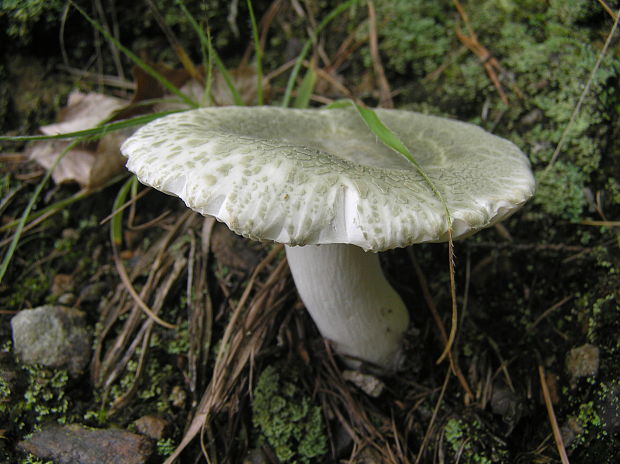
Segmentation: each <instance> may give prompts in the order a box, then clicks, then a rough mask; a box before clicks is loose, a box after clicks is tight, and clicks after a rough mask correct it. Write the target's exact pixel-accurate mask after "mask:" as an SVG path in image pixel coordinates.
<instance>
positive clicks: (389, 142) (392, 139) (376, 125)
mask: <svg viewBox="0 0 620 464" xmlns="http://www.w3.org/2000/svg"><path fill="white" fill-rule="evenodd" d="M351 104H352V105H353V106H355V109H357V112H358V113H359V115H360V116H361V117H362V119H363V120H364V122H365V123H366V125H367V126H368V128H369V129H370V130H371V131H372V133H373V134H375V135H376V136H377V138H378V139H379V140H381V142H382V143H383V144H384V145H386V146H388V147H390V148H391V149H392V150H394V151H395V152H396V153H399V154H400V155H402V156H404V157H405V158H406V159H407V160H408V161H409V162H410V163H411V164H413V165H414V166H415V168H416V170H417V171H418V173H419V174H420V175H421V176H422V178H423V179H424V181H425V182H426V183H427V184H428V186H429V188H430V189H431V190H432V192H433V194H434V195H435V196H436V197H437V198H438V199H439V201H441V204H442V205H443V207H444V210H445V212H446V220H447V222H448V231H451V230H452V219H451V216H450V211H449V210H448V204H447V203H446V200H445V199H444V197H443V195H442V194H441V192H440V191H439V190H438V189H437V187H436V186H435V184H434V183H433V181H432V180H431V178H430V177H428V174H426V172H425V171H424V169H423V168H422V166H421V165H420V163H418V162H417V161H416V159H415V158H414V157H413V155H412V154H411V152H410V151H409V149H408V148H407V147H406V146H405V144H404V143H403V142H402V141H401V140H400V139H399V138H398V136H397V135H396V134H395V133H394V132H392V131H391V130H390V128H388V127H387V126H386V125H385V124H383V122H382V121H381V119H379V117H378V116H377V113H375V112H374V111H373V110H372V109H370V108H365V107H362V106H360V105H358V104H356V103H354V102H351Z"/></svg>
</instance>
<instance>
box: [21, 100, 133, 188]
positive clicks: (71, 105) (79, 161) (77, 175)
mask: <svg viewBox="0 0 620 464" xmlns="http://www.w3.org/2000/svg"><path fill="white" fill-rule="evenodd" d="M125 104H126V101H124V100H121V99H119V98H115V97H110V96H107V95H102V94H98V93H93V92H91V93H87V94H84V93H81V92H77V91H75V92H72V93H71V95H70V96H69V101H68V104H67V106H66V107H65V108H64V109H63V110H62V111H61V112H60V115H59V121H58V122H56V123H54V124H49V125H47V126H42V127H41V128H40V130H41V132H42V133H43V134H45V135H56V134H66V133H69V132H76V131H80V130H85V129H90V128H93V127H95V126H97V124H99V123H101V122H103V121H105V120H107V119H108V118H109V117H110V116H111V115H112V114H113V113H114V112H115V111H116V110H118V109H120V108H122V107H123V106H125ZM126 137H127V133H126V132H115V133H110V134H107V135H105V136H104V137H102V138H101V139H100V140H99V141H98V142H93V143H85V144H80V145H79V146H78V147H76V148H74V149H73V150H71V151H70V152H69V153H67V154H66V155H65V156H64V158H63V159H62V160H61V161H60V163H59V164H58V166H56V168H55V169H54V172H53V173H52V178H53V179H54V182H56V183H57V184H60V183H64V182H77V183H78V184H80V186H81V187H83V188H93V187H96V186H99V185H102V184H104V183H105V182H106V181H108V180H109V179H110V178H112V177H114V176H115V175H116V174H118V173H119V172H121V170H122V169H123V166H124V159H123V157H122V156H121V154H120V150H119V147H120V144H121V143H122V142H123V141H124V140H125V138H126ZM69 143H70V142H68V141H64V140H49V141H43V142H38V143H36V144H34V145H32V147H31V148H30V149H29V150H28V156H29V157H30V159H32V160H34V161H36V162H37V163H39V164H40V165H41V166H43V167H44V168H46V169H49V168H51V167H52V165H53V163H54V160H55V159H56V157H57V156H58V155H59V154H60V153H61V152H62V151H63V150H65V149H66V148H67V146H68V145H69Z"/></svg>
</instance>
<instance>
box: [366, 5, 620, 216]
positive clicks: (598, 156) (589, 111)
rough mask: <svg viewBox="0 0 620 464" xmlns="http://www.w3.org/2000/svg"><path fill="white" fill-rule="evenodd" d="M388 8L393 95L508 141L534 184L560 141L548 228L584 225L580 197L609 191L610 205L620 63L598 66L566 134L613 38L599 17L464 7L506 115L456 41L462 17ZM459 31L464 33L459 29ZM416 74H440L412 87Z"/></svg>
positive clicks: (610, 59)
mask: <svg viewBox="0 0 620 464" xmlns="http://www.w3.org/2000/svg"><path fill="white" fill-rule="evenodd" d="M389 3H392V2H377V6H378V9H380V10H381V11H380V15H382V17H384V18H387V19H389V26H388V27H385V28H384V29H383V30H382V31H381V44H382V52H383V54H384V62H385V63H386V64H387V69H386V72H388V73H391V74H388V75H389V76H392V77H391V78H392V84H393V86H398V87H399V89H400V95H401V98H402V99H403V100H405V101H407V102H408V104H409V105H411V103H416V102H425V104H426V105H427V106H428V105H429V104H430V105H431V106H430V108H431V109H430V112H432V113H434V114H442V113H448V114H451V115H452V116H455V117H458V118H460V119H466V120H469V121H471V122H474V123H477V124H480V125H482V126H486V128H487V129H492V130H493V131H494V132H497V133H498V135H500V136H503V137H507V138H509V139H511V140H512V141H513V142H515V143H516V144H517V145H518V146H519V147H520V148H521V149H522V150H523V151H524V152H525V153H527V154H528V155H530V157H531V159H532V162H533V165H534V168H535V170H536V171H539V178H540V177H541V176H542V174H541V172H542V170H544V169H545V168H546V167H547V165H548V163H549V161H550V160H551V157H552V155H553V153H554V150H555V148H556V146H557V145H558V143H559V142H560V140H561V139H563V144H562V149H561V151H560V152H559V158H558V159H559V160H560V161H561V162H562V163H564V164H561V165H557V166H555V167H554V169H552V170H551V171H549V172H548V173H547V174H546V175H545V179H544V183H543V184H542V185H541V188H540V190H539V192H538V195H539V199H538V200H537V203H536V204H537V205H538V206H539V207H540V209H541V210H542V211H543V212H545V213H546V214H551V215H552V217H554V218H561V219H568V220H570V221H576V220H578V219H581V218H582V217H583V214H584V209H583V206H584V204H585V199H584V198H583V192H582V189H583V188H587V189H589V190H590V191H592V192H596V191H598V190H602V189H604V188H608V189H611V191H610V194H611V195H613V194H614V192H615V191H617V189H614V185H615V183H617V182H618V181H616V180H615V179H613V177H614V176H619V174H618V172H617V167H615V166H614V165H613V163H614V162H613V160H612V157H611V156H610V154H611V153H614V152H615V151H617V145H616V148H615V149H614V143H617V142H614V140H615V139H617V135H618V133H617V130H618V129H617V125H616V124H614V120H615V119H616V118H617V113H618V107H619V105H620V92H618V81H619V80H620V56H619V55H618V54H614V53H613V52H612V51H611V50H610V51H609V52H608V53H607V56H606V57H605V58H604V59H603V60H602V62H601V65H600V68H599V69H598V71H597V73H596V74H595V75H594V78H593V80H592V82H591V87H590V90H589V93H588V94H587V96H586V97H585V99H584V100H583V104H582V106H581V110H580V112H579V113H578V114H577V116H576V117H575V119H574V121H573V122H572V125H571V126H570V129H569V130H568V131H567V132H566V134H565V131H566V128H567V126H568V124H569V121H570V120H571V116H572V114H573V111H574V109H575V106H576V104H577V102H578V101H579V98H580V96H581V94H582V92H583V90H584V86H585V85H586V83H587V82H588V80H589V78H590V76H591V73H592V69H593V68H594V66H595V63H596V61H597V58H598V55H599V53H600V50H601V47H602V38H604V37H606V35H607V34H608V33H609V21H608V18H606V16H605V13H604V12H603V11H602V9H600V8H593V7H592V4H591V2H587V1H586V0H576V1H571V2H565V1H561V0H553V1H551V2H548V3H549V4H547V3H543V2H535V1H532V0H502V1H496V0H486V1H483V2H478V3H476V5H474V4H473V3H472V4H465V5H464V6H465V9H466V11H467V13H468V16H469V19H470V22H471V26H472V28H473V30H474V31H475V33H476V35H477V37H478V41H479V42H480V44H481V45H482V46H484V47H485V48H486V49H487V50H488V51H489V52H490V53H491V54H492V55H493V57H494V58H496V59H497V60H498V63H500V64H501V66H502V67H503V70H504V71H502V72H500V71H499V70H498V71H497V76H498V78H499V79H500V82H501V85H502V88H503V91H504V92H505V93H506V95H507V96H508V99H509V105H508V106H506V105H505V104H504V103H503V102H502V101H501V99H500V95H499V92H498V90H497V89H496V88H495V86H494V85H493V83H492V82H491V80H490V79H489V76H488V75H487V72H486V70H485V68H484V66H483V65H482V63H481V62H480V58H479V57H478V56H476V55H475V54H473V53H472V52H470V51H469V50H466V49H465V48H464V47H463V44H462V43H461V42H460V41H459V40H458V38H457V37H456V36H455V34H454V32H453V31H454V26H455V24H454V21H455V18H456V17H458V15H456V14H455V10H454V7H453V5H452V4H451V2H447V1H442V2H432V4H431V3H430V2H418V1H415V2H404V1H403V2H393V5H388V4H389ZM398 9H402V10H403V11H404V9H408V14H400V15H397V14H395V12H396V11H400V10H398ZM458 24H459V25H460V27H461V29H462V30H463V31H465V26H464V24H463V21H459V22H458ZM584 24H588V27H583V25H584ZM464 33H466V32H464ZM438 38H440V40H438ZM427 43H436V44H437V45H436V46H428V45H426V44H427ZM420 54H421V55H420ZM414 69H415V70H419V72H420V75H422V76H423V75H425V73H429V72H431V71H433V70H437V69H441V72H439V73H438V74H437V76H435V77H433V78H427V79H423V80H420V79H417V80H416V79H411V74H412V72H411V71H412V70H414ZM405 70H408V74H409V75H408V76H407V79H403V80H402V82H401V81H399V80H398V77H397V78H396V79H394V77H393V76H394V74H395V73H403V72H405ZM433 107H434V109H433ZM498 123H499V124H498ZM605 171H607V172H605ZM604 172H605V174H609V172H612V175H611V176H605V174H603V173H604ZM608 177H610V178H612V179H613V180H608ZM619 178H620V177H619ZM556 188H561V190H560V192H562V195H563V196H565V198H558V197H560V196H561V195H557V194H554V189H556ZM615 197H616V201H618V195H615ZM616 204H617V203H616Z"/></svg>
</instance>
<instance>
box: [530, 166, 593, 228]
mask: <svg viewBox="0 0 620 464" xmlns="http://www.w3.org/2000/svg"><path fill="white" fill-rule="evenodd" d="M585 181H586V176H585V174H584V173H583V172H582V171H581V170H579V169H578V168H577V167H576V166H575V165H573V164H571V163H564V162H562V161H558V162H557V163H555V164H554V165H553V166H552V167H551V168H550V169H549V170H548V171H545V170H541V171H539V172H537V173H536V183H537V192H536V196H535V197H534V203H535V204H537V205H539V206H540V207H541V209H542V211H544V212H545V213H548V214H552V215H554V216H559V217H562V218H564V219H568V220H570V221H573V222H577V221H579V220H580V219H581V213H582V210H583V208H584V206H585V204H586V199H585V196H584V189H585Z"/></svg>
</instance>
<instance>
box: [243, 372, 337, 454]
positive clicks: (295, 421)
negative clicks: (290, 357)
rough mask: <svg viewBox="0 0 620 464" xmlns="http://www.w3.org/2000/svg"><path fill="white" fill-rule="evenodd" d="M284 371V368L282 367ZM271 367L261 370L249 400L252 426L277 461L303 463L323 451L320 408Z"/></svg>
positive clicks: (287, 378) (324, 441) (285, 376)
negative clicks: (271, 450) (251, 398)
mask: <svg viewBox="0 0 620 464" xmlns="http://www.w3.org/2000/svg"><path fill="white" fill-rule="evenodd" d="M282 372H284V370H282ZM287 372H288V373H289V375H285V374H281V373H280V372H279V369H278V368H277V367H275V366H268V367H267V368H265V370H264V371H263V372H262V373H261V375H260V377H259V378H258V382H257V384H256V388H255V389H254V400H253V402H252V412H253V422H254V426H255V427H256V428H257V429H258V430H260V433H261V438H262V439H264V440H265V441H267V443H269V445H270V446H271V447H272V448H273V450H274V452H275V453H276V456H277V457H278V459H279V460H280V461H281V462H287V463H300V464H307V463H310V462H311V461H312V459H313V458H318V457H319V456H322V455H323V454H325V452H326V451H327V445H326V437H325V434H324V430H323V429H324V427H323V419H322V416H321V409H320V408H319V407H318V406H314V405H312V403H311V400H310V399H309V398H308V397H306V396H304V395H303V393H302V392H301V390H300V388H299V387H298V386H297V385H296V384H295V383H294V380H293V379H292V378H291V376H290V372H291V370H290V369H289V370H287Z"/></svg>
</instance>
